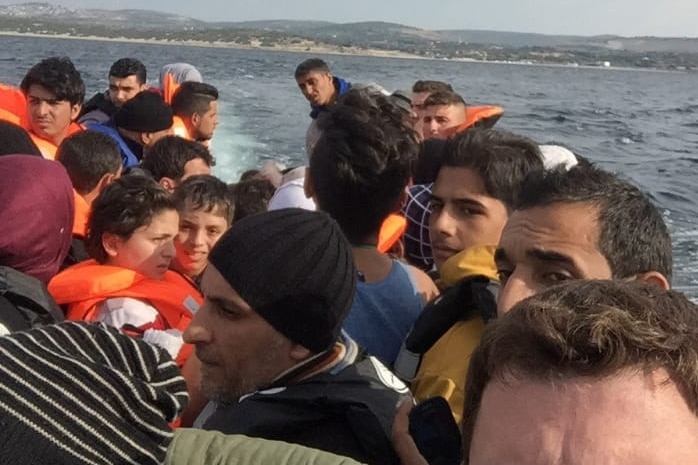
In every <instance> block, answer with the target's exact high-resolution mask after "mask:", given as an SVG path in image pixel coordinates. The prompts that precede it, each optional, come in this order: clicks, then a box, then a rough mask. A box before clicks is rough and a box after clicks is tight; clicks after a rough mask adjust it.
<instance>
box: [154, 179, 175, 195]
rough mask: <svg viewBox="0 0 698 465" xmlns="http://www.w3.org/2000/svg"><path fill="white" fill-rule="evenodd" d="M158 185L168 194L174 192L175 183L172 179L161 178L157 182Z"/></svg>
mask: <svg viewBox="0 0 698 465" xmlns="http://www.w3.org/2000/svg"><path fill="white" fill-rule="evenodd" d="M158 184H160V185H161V186H162V187H163V188H165V190H166V191H167V192H169V193H172V192H174V190H175V187H177V183H175V181H174V179H172V178H168V177H163V178H161V179H160V180H159V181H158Z"/></svg>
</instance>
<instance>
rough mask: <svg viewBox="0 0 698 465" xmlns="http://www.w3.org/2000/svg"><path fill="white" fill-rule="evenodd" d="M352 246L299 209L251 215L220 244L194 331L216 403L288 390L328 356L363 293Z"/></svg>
mask: <svg viewBox="0 0 698 465" xmlns="http://www.w3.org/2000/svg"><path fill="white" fill-rule="evenodd" d="M355 275H356V269H355V267H354V262H353V258H352V254H351V246H350V245H349V243H348V242H347V240H346V238H345V237H344V235H343V234H342V232H341V230H340V229H339V226H338V225H337V224H336V223H335V222H334V221H333V220H332V219H331V218H330V217H329V216H328V215H327V214H325V213H322V212H311V211H307V210H302V209H299V208H289V209H281V210H275V211H271V212H265V213H261V214H259V215H253V216H248V217H247V218H243V219H242V220H240V221H239V222H236V223H233V226H232V227H231V228H230V229H229V230H228V232H227V233H225V234H224V235H223V237H222V238H221V239H220V240H219V241H218V243H217V244H216V246H215V247H214V248H213V250H212V251H211V254H210V255H209V266H207V267H206V270H205V271H204V274H203V279H202V283H201V288H202V291H203V293H204V297H205V301H204V304H203V306H202V307H201V308H200V309H199V311H198V312H197V313H196V315H195V316H194V320H193V321H192V322H191V324H190V325H189V327H188V328H187V330H186V331H185V333H184V340H185V341H186V342H189V343H193V344H195V345H196V355H197V357H198V358H199V359H200V360H201V390H202V392H203V394H204V395H205V396H206V397H207V398H208V399H213V400H216V401H222V402H234V401H236V400H237V399H238V398H239V397H240V396H242V395H245V394H248V393H252V392H255V391H257V390H261V389H265V388H269V387H273V386H275V385H276V384H277V383H278V384H280V385H285V383H287V382H288V379H284V377H283V376H282V374H283V373H285V372H288V371H289V370H290V369H291V368H293V367H298V366H299V365H300V364H303V365H302V366H304V367H311V366H313V364H314V363H318V362H319V361H321V360H322V359H323V354H325V353H326V352H327V351H328V350H330V348H331V347H333V346H334V344H335V342H336V341H337V340H338V338H339V334H340V330H341V326H342V322H343V320H344V318H345V316H346V315H347V313H348V311H349V309H350V307H351V303H352V299H353V296H354V292H355V287H356V283H355Z"/></svg>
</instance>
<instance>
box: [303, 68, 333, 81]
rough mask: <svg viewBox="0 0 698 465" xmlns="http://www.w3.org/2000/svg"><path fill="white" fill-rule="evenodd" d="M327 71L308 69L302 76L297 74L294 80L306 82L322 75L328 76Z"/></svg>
mask: <svg viewBox="0 0 698 465" xmlns="http://www.w3.org/2000/svg"><path fill="white" fill-rule="evenodd" d="M328 75H329V73H328V72H327V71H319V70H313V71H308V72H307V73H305V74H304V75H302V76H298V78H296V81H298V82H307V81H309V80H311V79H314V80H317V79H319V78H321V77H323V76H328Z"/></svg>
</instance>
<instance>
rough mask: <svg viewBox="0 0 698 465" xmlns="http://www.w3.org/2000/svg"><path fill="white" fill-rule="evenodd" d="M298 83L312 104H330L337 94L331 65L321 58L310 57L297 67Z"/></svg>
mask: <svg viewBox="0 0 698 465" xmlns="http://www.w3.org/2000/svg"><path fill="white" fill-rule="evenodd" d="M294 76H295V78H296V83H297V84H298V87H299V88H300V90H301V92H303V96H305V98H306V99H307V100H308V101H309V102H310V104H311V105H314V106H316V107H321V106H324V105H329V104H330V103H332V102H333V101H334V99H335V98H336V96H337V90H336V89H335V87H334V79H333V77H332V72H330V68H329V66H327V63H325V62H324V61H323V60H321V59H319V58H309V59H307V60H305V61H304V62H302V63H301V64H299V65H298V66H297V67H296V72H295V74H294Z"/></svg>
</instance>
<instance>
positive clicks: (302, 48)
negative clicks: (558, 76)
mask: <svg viewBox="0 0 698 465" xmlns="http://www.w3.org/2000/svg"><path fill="white" fill-rule="evenodd" d="M0 36H10V37H29V38H38V39H67V40H87V41H93V42H119V43H133V44H154V45H169V46H180V47H201V48H226V49H232V50H256V51H267V52H286V53H305V54H322V55H343V56H362V57H372V58H401V59H406V60H432V61H442V62H443V61H446V62H453V63H475V64H493V65H516V66H545V67H551V68H570V69H594V70H603V71H639V72H653V73H686V72H687V71H682V70H672V69H658V68H639V67H629V66H625V67H623V66H608V67H604V66H594V65H579V64H564V63H531V62H523V61H496V60H491V61H490V60H476V59H473V58H436V57H424V56H421V55H415V54H412V53H407V52H401V51H398V50H382V49H370V48H358V47H354V46H352V47H341V46H332V45H326V44H325V45H317V44H315V43H314V42H312V41H309V40H308V41H305V42H302V43H300V44H298V45H291V44H275V45H273V46H265V45H261V42H259V41H257V43H255V44H240V43H236V42H220V41H216V42H206V41H200V40H167V39H155V38H152V39H133V38H129V37H100V36H76V35H70V34H39V33H35V32H15V31H0Z"/></svg>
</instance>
